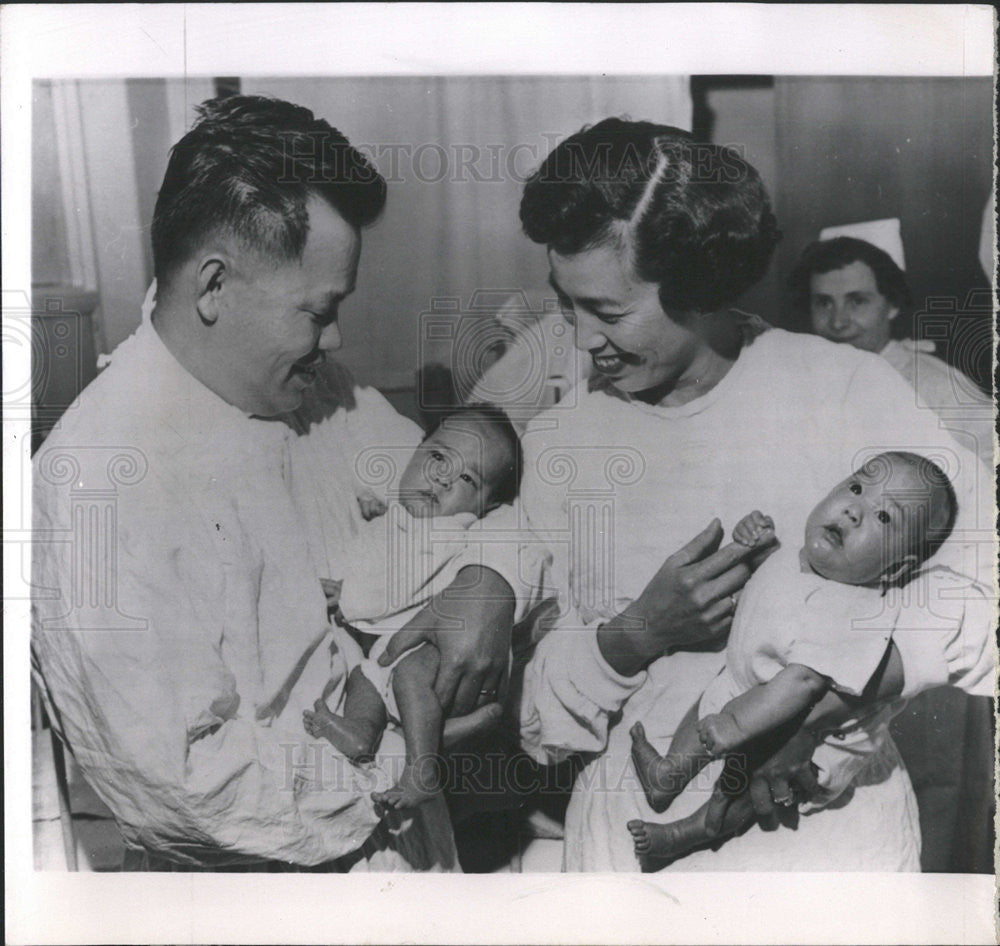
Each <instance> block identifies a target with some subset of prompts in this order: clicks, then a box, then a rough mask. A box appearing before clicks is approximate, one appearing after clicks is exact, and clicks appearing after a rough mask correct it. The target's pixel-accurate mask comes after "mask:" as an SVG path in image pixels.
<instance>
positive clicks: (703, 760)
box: [629, 702, 712, 812]
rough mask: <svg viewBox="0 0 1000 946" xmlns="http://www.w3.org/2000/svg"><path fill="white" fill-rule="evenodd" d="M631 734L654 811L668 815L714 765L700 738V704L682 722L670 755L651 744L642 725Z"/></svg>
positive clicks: (637, 764) (634, 759)
mask: <svg viewBox="0 0 1000 946" xmlns="http://www.w3.org/2000/svg"><path fill="white" fill-rule="evenodd" d="M629 733H630V735H631V736H632V763H633V764H634V765H635V770H636V772H637V773H638V775H639V781H640V782H641V783H642V789H643V791H644V792H645V793H646V800H647V801H648V802H649V807H650V808H652V809H653V811H657V812H659V811H666V810H667V808H668V807H669V805H670V803H671V802H672V801H673V800H674V799H675V798H676V797H677V796H678V795H679V794H680V793H681V792H682V791H684V789H685V788H686V787H687V785H688V784H689V783H690V781H691V779H693V778H694V777H695V776H696V775H697V774H698V773H699V772H700V771H701V770H702V769H703V768H705V766H706V765H708V763H709V762H711V761H712V755H711V753H710V752H709V751H708V750H707V749H706V748H705V747H704V746H703V745H702V742H701V739H700V737H699V735H698V704H697V702H696V703H695V704H694V706H692V707H691V709H689V710H688V711H687V714H686V715H685V716H684V719H682V720H681V724H680V726H678V727H677V732H676V733H674V738H673V739H672V740H671V742H670V751H669V752H668V753H667V754H666V755H664V756H661V755H660V754H659V753H658V752H657V751H656V750H655V749H654V748H653V746H652V745H651V744H650V742H649V740H648V739H647V738H646V730H645V728H644V727H643V725H642V723H636V724H635V725H634V726H633V727H632V728H631V729H630V730H629Z"/></svg>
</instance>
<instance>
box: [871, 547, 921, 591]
mask: <svg viewBox="0 0 1000 946" xmlns="http://www.w3.org/2000/svg"><path fill="white" fill-rule="evenodd" d="M918 564H920V560H919V559H918V558H917V556H916V555H914V554H913V553H910V554H909V555H904V556H903V559H902V561H899V562H897V563H896V564H895V565H892V566H891V567H889V568H887V569H886V570H885V571H884V572H882V577H881V578H880V579H879V584H880V585H881V586H882V594H885V592H886V589H888V588H891V587H892V586H893V585H901V584H903V582H904V581H906V580H907V579H908V578H909V576H910V575H911V574H912V573H913V572H915V571H916V570H917V565H918Z"/></svg>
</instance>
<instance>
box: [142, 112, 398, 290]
mask: <svg viewBox="0 0 1000 946" xmlns="http://www.w3.org/2000/svg"><path fill="white" fill-rule="evenodd" d="M197 111H198V114H199V116H200V117H199V119H198V121H197V122H196V123H195V125H194V127H193V128H192V129H191V130H190V131H189V132H188V133H187V134H186V135H184V137H183V138H181V140H180V141H178V142H177V144H176V145H174V147H173V149H172V150H171V152H170V161H169V163H168V164H167V171H166V174H165V175H164V178H163V184H162V185H161V187H160V192H159V196H158V197H157V200H156V209H155V210H154V212H153V233H152V236H153V261H154V267H155V270H156V278H157V280H158V281H159V282H160V284H161V285H162V284H163V283H164V281H165V279H166V277H168V276H169V274H170V273H171V271H172V270H173V269H174V268H176V266H178V265H179V264H180V263H183V262H184V261H185V260H187V259H189V258H190V256H191V255H192V254H193V253H194V252H196V251H197V249H198V247H199V246H200V244H201V242H202V241H203V240H205V239H206V238H207V237H208V236H210V235H211V234H212V233H214V232H216V231H219V230H222V231H227V232H229V233H232V234H233V235H234V236H235V237H237V239H238V240H239V241H240V243H241V244H242V245H244V246H246V247H247V248H249V249H251V250H254V251H257V252H259V253H262V254H264V255H267V256H272V257H275V258H277V259H282V260H294V259H298V258H300V257H301V256H302V251H303V250H304V249H305V244H306V238H307V237H308V235H309V215H308V211H307V209H306V204H307V201H308V199H309V197H310V196H313V195H315V196H317V197H319V198H321V199H322V200H325V201H326V202H327V203H328V204H329V205H330V206H331V207H332V208H333V209H334V210H336V211H337V213H339V214H340V215H341V216H342V217H343V218H344V220H346V221H347V222H348V223H349V224H350V225H351V226H353V227H362V226H365V225H366V224H369V223H371V222H372V221H374V220H375V219H376V218H377V217H378V215H379V214H380V213H381V212H382V208H383V207H384V205H385V196H386V184H385V181H384V180H383V178H382V177H381V175H379V173H378V171H376V170H375V168H374V167H373V166H372V165H371V164H370V163H369V162H368V160H367V159H366V158H365V156H364V155H363V154H361V152H360V151H358V150H357V149H356V148H353V147H351V145H350V143H349V142H348V140H347V139H346V138H345V137H344V136H343V135H342V134H341V133H340V132H339V131H337V129H336V128H332V127H331V126H330V125H329V124H328V123H327V122H325V121H324V120H323V119H321V118H316V117H315V116H314V115H313V113H312V112H311V111H309V109H307V108H303V107H302V106H301V105H293V104H291V103H290V102H283V101H281V100H280V99H273V98H268V97H265V96H261V95H234V96H230V97H227V98H219V99H212V100H210V101H207V102H204V103H202V104H201V105H199V106H198V109H197Z"/></svg>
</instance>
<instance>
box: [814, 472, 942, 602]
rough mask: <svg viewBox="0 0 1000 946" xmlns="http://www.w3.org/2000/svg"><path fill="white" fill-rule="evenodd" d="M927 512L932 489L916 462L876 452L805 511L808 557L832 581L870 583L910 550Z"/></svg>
mask: <svg viewBox="0 0 1000 946" xmlns="http://www.w3.org/2000/svg"><path fill="white" fill-rule="evenodd" d="M931 514H932V510H931V490H930V488H929V487H928V486H927V484H926V483H924V482H923V481H922V480H921V478H920V476H919V473H918V471H917V470H916V468H915V467H914V466H913V465H911V464H910V463H907V462H906V461H904V460H900V459H897V458H893V457H888V456H886V455H881V456H878V457H875V458H874V459H873V460H871V461H870V462H868V463H866V464H865V465H864V466H863V467H862V468H861V469H860V470H858V471H857V472H855V473H854V474H853V475H851V476H849V477H848V478H847V479H846V480H844V481H843V482H842V483H840V484H838V485H837V486H836V487H834V489H833V492H831V493H830V495H829V496H827V497H826V499H824V500H823V501H822V502H821V503H820V504H819V505H818V506H817V507H816V508H815V509H814V510H813V511H812V512H811V513H810V514H809V519H808V520H807V522H806V537H805V538H806V541H805V556H806V560H807V562H808V563H809V566H810V568H812V570H813V571H815V572H817V573H818V574H820V575H822V576H823V577H824V578H829V579H831V580H832V581H839V582H843V583H845V584H849V585H874V584H876V583H877V582H878V580H879V578H880V577H881V576H882V575H883V574H885V573H886V572H888V571H890V570H891V569H892V568H893V566H896V565H899V564H900V563H902V562H903V561H904V560H905V559H906V558H907V556H908V555H913V550H914V549H916V548H918V547H919V544H920V543H921V541H922V539H923V537H924V536H925V535H926V533H927V529H928V526H929V524H930V523H929V519H930V517H931ZM913 558H914V561H913V564H916V557H915V555H914V556H913Z"/></svg>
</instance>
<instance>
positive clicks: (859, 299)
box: [789, 236, 993, 467]
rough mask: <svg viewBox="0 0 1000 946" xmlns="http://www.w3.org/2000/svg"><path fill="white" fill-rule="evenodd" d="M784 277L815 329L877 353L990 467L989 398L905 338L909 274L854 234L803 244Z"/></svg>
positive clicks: (925, 344) (930, 348)
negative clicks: (907, 278)
mask: <svg viewBox="0 0 1000 946" xmlns="http://www.w3.org/2000/svg"><path fill="white" fill-rule="evenodd" d="M789 283H790V286H791V289H792V292H793V294H794V298H795V302H796V307H797V309H798V310H799V312H801V313H802V314H808V316H809V319H810V322H811V325H812V330H813V331H814V332H815V333H816V334H817V335H822V336H823V337H824V338H828V339H830V341H832V342H838V343H840V342H843V343H846V344H848V345H853V346H854V347H855V348H860V349H861V350H862V351H870V352H873V353H874V354H878V355H881V356H882V357H883V358H885V360H886V361H888V362H889V364H890V365H892V367H893V368H895V369H896V371H898V372H899V373H900V374H901V375H902V376H903V377H904V378H905V379H906V380H907V381H908V382H909V383H910V385H911V386H912V387H913V388H914V389H915V391H916V395H917V405H918V406H919V407H925V408H929V409H930V410H933V411H935V412H936V413H937V414H938V415H939V417H940V420H941V423H942V426H944V427H947V428H948V429H949V432H950V433H951V434H952V436H954V437H955V438H956V440H958V441H959V443H961V444H962V445H963V446H965V447H967V448H968V449H970V450H974V451H975V452H976V453H977V454H978V455H979V458H980V459H981V460H982V461H983V462H984V463H986V464H987V465H988V466H990V467H992V466H993V401H992V399H991V398H989V397H987V396H986V395H985V394H983V392H982V391H980V390H979V388H978V387H977V386H976V384H975V382H974V381H972V379H971V378H968V377H967V376H966V375H965V374H963V373H962V372H961V371H960V370H959V369H958V368H954V367H951V366H949V365H948V364H946V363H945V362H944V361H942V360H941V359H940V358H937V357H935V356H934V354H933V352H934V344H933V342H929V341H914V340H913V339H910V338H904V337H902V336H903V334H904V331H905V330H904V329H903V327H902V326H903V325H904V324H905V316H907V315H908V314H909V310H910V308H911V301H910V290H909V287H908V286H907V284H906V276H905V274H904V273H903V271H902V270H901V269H900V268H899V266H897V265H896V263H895V261H894V260H893V259H892V257H891V256H889V254H888V253H886V252H885V251H884V250H882V249H881V248H879V247H877V246H874V245H873V244H871V243H868V242H867V241H865V240H859V239H856V238H854V237H849V236H841V237H836V238H835V239H832V240H821V241H819V242H817V243H813V244H811V245H810V246H808V247H806V249H805V250H804V251H803V253H802V256H801V258H800V259H799V261H798V263H797V264H796V266H795V269H794V270H793V271H792V275H791V277H790V279H789Z"/></svg>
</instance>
